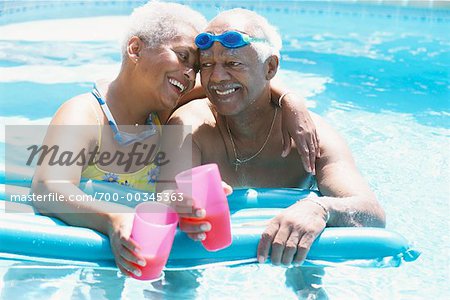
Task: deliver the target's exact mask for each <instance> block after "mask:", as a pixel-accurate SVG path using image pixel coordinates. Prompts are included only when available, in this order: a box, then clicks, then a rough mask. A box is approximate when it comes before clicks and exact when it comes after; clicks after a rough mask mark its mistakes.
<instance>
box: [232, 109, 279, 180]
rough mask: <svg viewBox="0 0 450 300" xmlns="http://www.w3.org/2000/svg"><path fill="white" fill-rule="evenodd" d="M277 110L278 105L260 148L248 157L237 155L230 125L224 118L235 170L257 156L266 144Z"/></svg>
mask: <svg viewBox="0 0 450 300" xmlns="http://www.w3.org/2000/svg"><path fill="white" fill-rule="evenodd" d="M277 111H278V107H276V108H275V113H274V114H273V119H272V124H270V129H269V133H268V134H267V137H266V140H265V141H264V143H263V144H262V146H261V148H259V150H258V151H257V152H256V153H255V154H253V155H251V156H250V157H246V158H242V159H241V158H239V157H238V156H237V152H236V145H235V144H234V139H233V135H232V134H231V130H230V126H229V125H228V120H227V119H226V118H225V123H226V125H227V131H228V135H229V137H230V141H231V146H232V147H233V154H234V161H233V165H234V169H235V171H237V169H238V167H239V166H240V165H242V164H245V163H247V162H249V161H251V160H252V159H254V158H255V157H257V156H258V155H259V154H260V153H261V152H262V151H263V149H264V147H265V146H266V144H267V142H268V141H269V138H270V134H271V133H272V129H273V125H274V124H275V119H276V117H277Z"/></svg>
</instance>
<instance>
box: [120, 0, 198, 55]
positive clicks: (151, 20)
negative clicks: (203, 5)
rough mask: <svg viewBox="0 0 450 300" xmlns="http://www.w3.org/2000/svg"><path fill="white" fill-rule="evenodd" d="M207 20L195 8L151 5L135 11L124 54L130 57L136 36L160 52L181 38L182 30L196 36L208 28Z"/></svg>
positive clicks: (166, 3)
mask: <svg viewBox="0 0 450 300" xmlns="http://www.w3.org/2000/svg"><path fill="white" fill-rule="evenodd" d="M206 24H207V22H206V19H205V17H204V16H203V15H202V14H200V13H199V12H197V11H195V10H193V9H192V8H190V7H188V6H186V5H182V4H178V3H171V2H158V1H149V2H148V3H146V4H144V5H142V6H140V7H137V8H135V9H134V11H133V13H132V14H131V16H130V18H129V25H128V28H127V30H126V33H125V38H124V41H123V43H122V54H123V55H126V53H127V44H128V41H129V40H130V38H131V37H133V36H137V37H139V38H140V39H142V40H143V41H144V42H145V43H146V44H147V46H148V47H150V48H157V47H158V46H160V45H163V44H166V43H167V41H171V40H172V39H174V38H175V37H177V36H180V35H181V33H180V28H182V26H190V27H192V28H193V29H195V30H196V31H197V32H201V31H202V30H204V29H205V27H206Z"/></svg>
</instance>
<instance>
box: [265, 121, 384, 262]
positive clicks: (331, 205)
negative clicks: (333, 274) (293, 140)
mask: <svg viewBox="0 0 450 300" xmlns="http://www.w3.org/2000/svg"><path fill="white" fill-rule="evenodd" d="M314 120H315V122H316V126H317V129H318V132H319V136H320V139H321V144H320V146H321V153H322V156H321V158H320V159H318V160H317V162H316V169H317V182H318V185H319V190H320V192H321V193H322V195H323V196H324V197H314V196H311V197H308V198H307V199H305V200H303V201H299V202H297V203H295V204H294V205H292V206H290V207H288V208H287V209H285V210H283V211H282V212H281V213H280V214H279V215H278V216H276V217H275V218H274V219H272V220H271V222H270V223H269V225H268V226H267V228H266V230H265V231H264V233H263V234H262V237H261V240H260V243H259V245H258V261H259V262H264V261H265V260H266V259H267V256H268V253H269V250H270V248H271V249H272V253H271V260H272V263H273V264H280V263H283V264H285V265H289V264H291V263H294V264H301V263H302V262H303V261H304V259H305V258H306V255H307V253H308V251H309V249H310V248H311V245H312V243H313V242H314V241H315V239H316V238H317V236H318V235H319V234H320V233H321V232H322V231H323V229H324V228H325V226H377V227H384V226H385V215H384V211H383V209H382V208H381V206H380V205H379V203H378V201H377V200H376V198H375V195H374V194H373V192H372V191H371V190H370V188H369V186H368V185H367V183H366V181H365V180H364V179H363V178H362V176H361V174H360V173H359V171H358V170H357V168H356V166H355V163H354V161H353V158H352V155H351V153H350V150H349V149H348V146H347V145H346V143H345V141H344V140H343V139H342V138H341V137H340V136H339V134H338V133H337V132H336V131H335V130H334V129H332V128H331V127H330V126H329V125H328V124H326V123H325V122H324V121H322V120H321V119H320V118H319V117H317V116H314Z"/></svg>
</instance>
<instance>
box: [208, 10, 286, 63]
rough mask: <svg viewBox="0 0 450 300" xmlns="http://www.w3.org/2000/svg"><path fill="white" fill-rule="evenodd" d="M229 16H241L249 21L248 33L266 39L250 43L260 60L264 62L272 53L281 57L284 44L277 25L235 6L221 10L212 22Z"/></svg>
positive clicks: (246, 27) (247, 25)
mask: <svg viewBox="0 0 450 300" xmlns="http://www.w3.org/2000/svg"><path fill="white" fill-rule="evenodd" d="M229 16H232V17H233V18H236V16H238V17H239V16H241V19H242V20H246V21H247V23H246V26H245V31H246V33H247V34H248V35H250V36H252V37H255V38H260V39H264V40H265V41H254V42H252V43H251V44H250V46H251V47H252V48H253V49H255V51H256V53H257V54H258V59H259V60H260V61H262V62H264V61H265V60H266V59H267V58H268V57H269V56H271V55H276V56H278V57H280V50H281V45H282V41H281V36H280V34H279V33H278V31H277V29H276V27H274V26H273V25H271V24H270V23H269V22H268V21H267V19H266V18H264V17H263V16H261V15H259V14H257V13H256V12H254V11H251V10H248V9H243V8H235V9H230V10H226V11H223V12H221V13H220V14H218V15H217V16H216V17H215V18H214V19H213V20H211V22H210V23H212V22H214V21H215V20H217V19H220V18H223V17H229Z"/></svg>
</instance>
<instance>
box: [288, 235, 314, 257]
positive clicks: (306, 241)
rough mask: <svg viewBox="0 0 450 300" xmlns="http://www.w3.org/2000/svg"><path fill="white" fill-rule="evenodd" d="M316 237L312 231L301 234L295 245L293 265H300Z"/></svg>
mask: <svg viewBox="0 0 450 300" xmlns="http://www.w3.org/2000/svg"><path fill="white" fill-rule="evenodd" d="M316 237H317V236H316V235H314V234H312V233H305V234H303V236H302V237H301V239H300V242H299V243H298V246H297V254H296V255H295V258H294V262H293V263H294V264H295V265H301V264H302V263H303V261H304V260H305V259H306V255H307V254H308V251H309V249H310V248H311V245H312V243H313V242H314V240H315V239H316Z"/></svg>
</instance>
